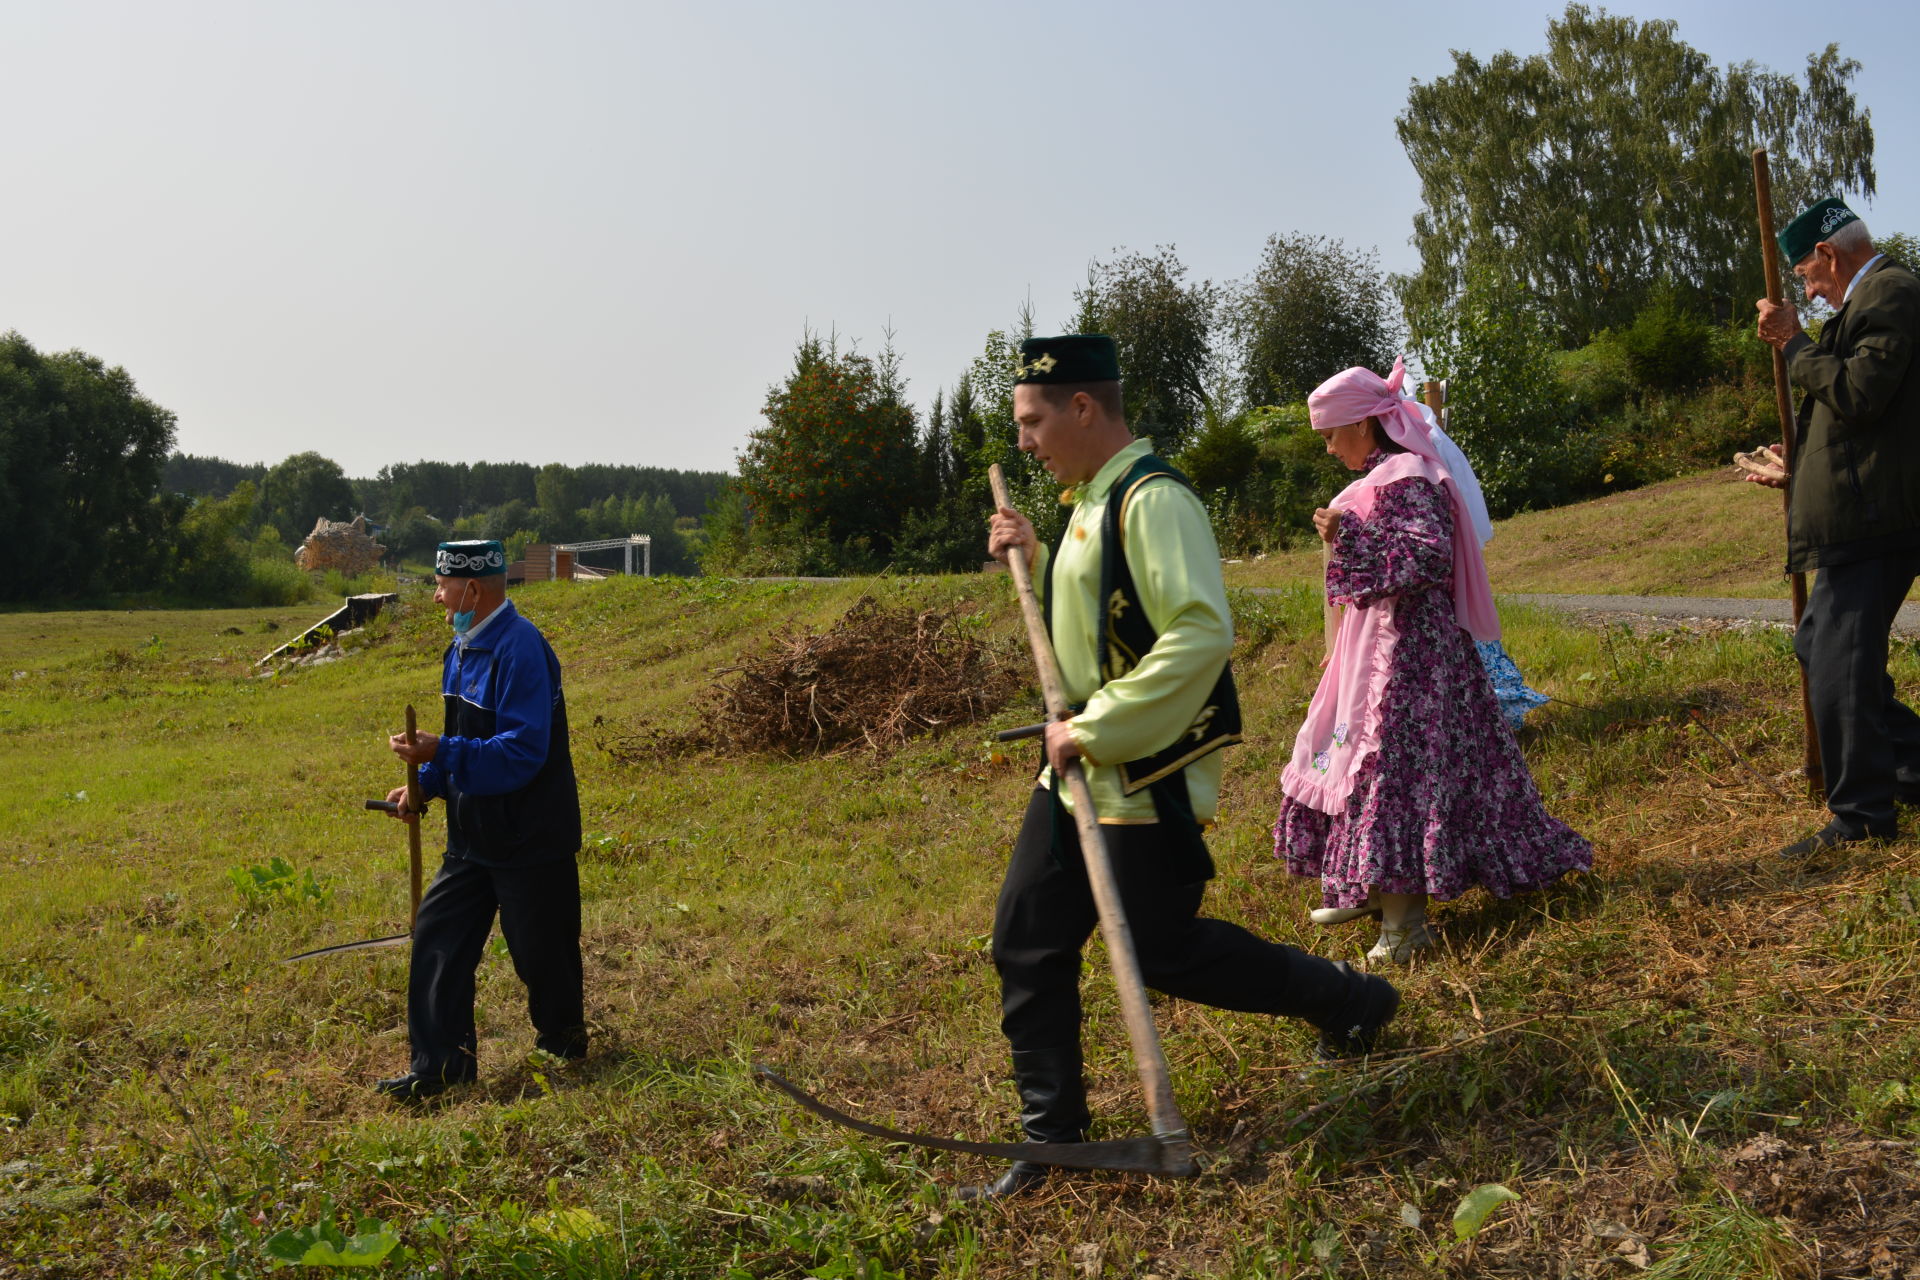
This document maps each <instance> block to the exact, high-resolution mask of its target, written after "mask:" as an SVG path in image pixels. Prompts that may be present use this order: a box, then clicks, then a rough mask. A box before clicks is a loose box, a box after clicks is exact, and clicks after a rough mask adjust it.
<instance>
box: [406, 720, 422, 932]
mask: <svg viewBox="0 0 1920 1280" xmlns="http://www.w3.org/2000/svg"><path fill="white" fill-rule="evenodd" d="M414 728H415V724H414V718H413V704H412V703H411V702H409V703H408V704H407V745H408V746H412V745H413V734H414ZM407 808H408V809H409V810H410V811H411V812H412V813H413V821H412V822H409V823H408V824H407V854H408V856H409V857H410V858H411V859H412V862H411V868H410V869H411V871H412V874H413V897H412V905H411V907H410V908H409V909H408V911H407V929H408V930H409V931H411V930H412V929H413V924H414V921H416V920H418V919H419V918H420V766H419V765H417V764H414V763H413V762H412V761H411V760H409V761H408V762H407Z"/></svg>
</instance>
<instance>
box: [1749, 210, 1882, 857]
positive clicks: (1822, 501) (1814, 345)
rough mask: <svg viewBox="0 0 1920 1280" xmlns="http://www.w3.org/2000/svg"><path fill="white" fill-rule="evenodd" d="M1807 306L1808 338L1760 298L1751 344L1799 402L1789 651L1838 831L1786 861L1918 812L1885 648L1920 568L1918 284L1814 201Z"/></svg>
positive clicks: (1789, 851)
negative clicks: (1814, 323) (1817, 322)
mask: <svg viewBox="0 0 1920 1280" xmlns="http://www.w3.org/2000/svg"><path fill="white" fill-rule="evenodd" d="M1779 239H1780V251H1781V256H1782V257H1783V258H1784V260H1785V261H1787V262H1790V263H1792V264H1793V273H1794V275H1796V276H1798V277H1799V278H1800V279H1801V280H1802V281H1804V282H1805V284H1806V288H1807V293H1808V295H1809V296H1810V297H1814V298H1818V299H1820V300H1821V301H1823V302H1825V303H1827V305H1829V306H1831V307H1834V308H1836V313H1835V314H1834V315H1833V316H1832V317H1831V318H1829V319H1828V320H1827V322H1826V323H1825V324H1824V325H1822V326H1821V329H1820V336H1819V338H1818V339H1814V338H1811V337H1809V336H1808V335H1807V334H1806V333H1805V332H1804V331H1803V330H1802V329H1801V327H1800V322H1799V318H1798V317H1797V316H1796V315H1795V314H1794V311H1793V309H1792V308H1791V307H1788V306H1783V305H1780V304H1778V303H1774V302H1769V301H1766V300H1764V299H1763V300H1762V301H1761V302H1760V303H1759V309H1760V321H1759V325H1760V337H1761V338H1762V339H1764V340H1765V341H1766V342H1767V343H1769V344H1770V345H1772V346H1773V347H1775V348H1777V349H1778V350H1780V351H1782V352H1783V353H1785V355H1786V359H1787V369H1788V372H1789V373H1790V374H1791V376H1792V378H1793V381H1794V382H1795V383H1796V384H1798V385H1799V387H1800V388H1801V390H1802V391H1803V392H1804V393H1805V394H1804V395H1803V396H1802V398H1801V401H1800V409H1799V412H1798V414H1797V415H1796V422H1795V424H1794V430H1795V435H1794V470H1793V475H1792V476H1790V477H1788V478H1786V479H1785V480H1784V481H1781V480H1779V479H1776V478H1774V477H1770V476H1765V475H1752V476H1749V478H1750V479H1754V480H1757V481H1759V482H1760V483H1763V484H1773V485H1775V486H1776V487H1777V486H1778V485H1779V484H1781V483H1784V484H1785V485H1786V486H1787V489H1788V503H1787V568H1788V569H1789V570H1790V571H1792V572H1803V571H1806V570H1810V569H1817V570H1819V576H1818V577H1817V578H1816V579H1815V581H1814V585H1813V590H1812V592H1811V593H1810V594H1809V596H1808V598H1807V607H1806V610H1805V612H1804V614H1803V616H1802V617H1801V620H1800V627H1799V629H1798V631H1797V632H1796V633H1795V635H1794V642H1793V643H1794V652H1795V653H1796V654H1797V655H1798V656H1799V659H1800V662H1801V664H1802V665H1803V666H1804V667H1805V668H1806V673H1807V692H1808V698H1809V701H1810V702H1811V704H1812V708H1813V722H1814V730H1815V733H1816V734H1817V736H1818V738H1819V741H1820V758H1821V762H1822V764H1823V765H1824V766H1825V770H1826V780H1827V808H1828V809H1829V810H1830V811H1831V812H1832V815H1833V816H1832V821H1830V822H1829V823H1828V824H1827V825H1826V826H1825V827H1824V828H1823V829H1821V830H1820V831H1818V832H1816V833H1814V834H1813V835H1811V836H1808V837H1807V838H1806V839H1804V840H1800V841H1796V842H1795V843H1793V844H1790V845H1788V846H1787V847H1786V848H1785V849H1783V850H1781V853H1782V854H1783V855H1784V856H1785V857H1787V858H1788V859H1791V860H1795V861H1800V860H1804V859H1806V858H1809V857H1811V856H1813V855H1815V854H1818V853H1821V852H1822V851H1824V850H1827V849H1832V848H1835V847H1837V846H1840V845H1845V844H1851V843H1854V842H1856V841H1861V840H1870V839H1890V838H1892V837H1894V836H1896V835H1898V834H1899V825H1898V821H1897V818H1896V814H1895V809H1894V804H1895V801H1896V800H1903V801H1907V802H1910V803H1911V802H1916V801H1920V716H1916V715H1915V714H1914V713H1913V711H1912V710H1911V709H1909V708H1908V707H1907V706H1906V705H1905V704H1904V703H1902V702H1901V701H1900V700H1899V699H1898V698H1897V697H1895V696H1894V688H1893V678H1892V677H1891V676H1889V675H1888V674H1887V638H1888V635H1889V634H1890V632H1891V631H1892V627H1893V619H1894V615H1895V613H1896V612H1898V610H1899V608H1900V604H1901V602H1902V601H1903V600H1905V599H1906V596H1907V590H1908V588H1910V587H1911V586H1912V585H1913V580H1914V577H1915V575H1916V573H1920V364H1917V363H1916V360H1915V356H1914V347H1915V345H1916V343H1920V279H1916V278H1915V276H1914V274H1913V272H1912V271H1911V270H1909V269H1908V268H1907V267H1905V266H1903V265H1901V264H1900V263H1898V262H1895V261H1893V260H1892V259H1890V258H1888V257H1886V255H1884V254H1881V253H1879V252H1877V251H1876V250H1875V249H1874V247H1873V241H1872V239H1871V238H1869V236H1868V235H1867V227H1866V224H1865V223H1864V222H1862V221H1861V220H1860V219H1859V217H1858V216H1857V215H1856V214H1855V213H1854V212H1853V211H1852V210H1851V209H1849V208H1848V207H1847V206H1846V205H1845V204H1843V203H1841V202H1840V201H1839V200H1831V199H1830V200H1822V201H1820V202H1819V203H1818V204H1815V205H1813V206H1812V207H1811V208H1809V209H1807V210H1806V211H1805V212H1803V213H1802V214H1800V216H1799V217H1797V218H1795V219H1794V220H1793V221H1792V222H1791V223H1789V224H1788V225H1787V227H1786V229H1785V230H1784V231H1782V232H1781V233H1780V237H1779Z"/></svg>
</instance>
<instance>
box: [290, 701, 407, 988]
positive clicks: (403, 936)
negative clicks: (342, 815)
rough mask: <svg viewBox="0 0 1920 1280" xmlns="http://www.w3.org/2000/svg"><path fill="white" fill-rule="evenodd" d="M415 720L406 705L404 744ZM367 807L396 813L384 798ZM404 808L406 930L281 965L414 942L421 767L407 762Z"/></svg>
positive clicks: (293, 958) (310, 953)
mask: <svg viewBox="0 0 1920 1280" xmlns="http://www.w3.org/2000/svg"><path fill="white" fill-rule="evenodd" d="M414 727H415V722H414V718H413V705H412V704H411V703H409V704H408V705H407V745H408V746H412V745H413V735H414ZM366 807H367V808H369V809H379V810H382V811H383V812H386V813H393V812H395V811H396V810H395V806H394V805H392V804H390V803H388V802H387V801H385V800H369V801H367V806H366ZM407 810H408V811H409V812H410V813H412V814H414V815H415V816H414V820H413V821H412V822H409V823H408V824H407V852H408V853H409V854H410V855H411V858H412V872H413V903H412V906H411V907H410V908H409V910H408V912H407V931H406V932H405V933H396V934H394V935H393V936H392V937H388V938H368V939H367V940H366V941H364V942H340V943H335V944H334V945H333V946H331V947H316V948H315V949H314V950H312V951H302V952H301V953H300V954H299V955H297V956H288V957H287V958H286V959H285V960H282V961H281V962H280V963H282V964H292V963H293V962H294V961H296V960H312V959H314V958H315V957H317V956H339V955H345V954H346V953H347V952H349V951H377V950H379V949H380V948H382V947H400V946H405V945H406V944H407V943H409V942H411V941H413V922H414V920H415V919H416V918H418V916H419V915H420V819H419V813H420V766H419V765H417V764H413V763H411V762H409V763H408V765H407Z"/></svg>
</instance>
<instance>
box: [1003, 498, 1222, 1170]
mask: <svg viewBox="0 0 1920 1280" xmlns="http://www.w3.org/2000/svg"><path fill="white" fill-rule="evenodd" d="M987 479H988V480H989V481H990V482H991V483H992V485H993V500H994V502H995V503H996V504H998V505H999V506H1002V507H1008V508H1011V507H1012V506H1013V499H1012V498H1011V497H1010V496H1009V495H1008V493H1007V478H1006V476H1005V475H1004V474H1003V473H1002V472H1001V470H1000V465H999V464H998V463H995V464H994V465H993V466H990V467H988V468H987ZM1007 567H1008V568H1009V569H1010V570H1012V572H1013V585H1014V587H1015V589H1016V590H1018V591H1019V593H1020V614H1021V616H1022V617H1023V618H1024V619H1025V620H1026V624H1027V641H1028V643H1029V644H1031V645H1032V647H1033V663H1034V666H1035V667H1036V668H1037V669H1038V670H1039V673H1040V692H1041V693H1042V695H1044V697H1045V698H1046V702H1047V715H1048V717H1049V718H1050V719H1052V720H1070V719H1072V718H1073V712H1072V711H1071V710H1070V709H1069V708H1068V706H1067V696H1066V691H1065V685H1064V684H1063V682H1062V681H1061V679H1060V661H1059V659H1058V658H1057V657H1055V656H1054V652H1053V642H1052V641H1051V640H1050V639H1049V638H1048V636H1047V624H1046V620H1045V619H1044V618H1043V617H1042V616H1041V613H1040V601H1039V598H1038V597H1037V596H1035V595H1034V591H1033V574H1032V571H1031V569H1030V567H1029V566H1028V564H1027V559H1026V557H1025V556H1024V555H1022V554H1020V552H1019V550H1018V549H1017V548H1016V549H1015V550H1014V552H1013V553H1012V554H1010V555H1009V556H1008V557H1007ZM1060 773H1061V774H1062V775H1064V776H1063V778H1062V781H1064V782H1065V783H1066V786H1067V794H1068V796H1069V797H1071V798H1072V800H1073V821H1074V825H1075V826H1076V827H1078V828H1079V831H1080V852H1081V854H1082V856H1083V857H1084V858H1085V859H1086V863H1087V881H1088V883H1089V884H1091V885H1092V887H1093V901H1094V906H1095V907H1096V908H1098V910H1099V912H1100V935H1101V937H1103V938H1105V939H1106V943H1107V959H1108V961H1109V962H1110V963H1111V964H1112V966H1113V981H1114V986H1115V987H1116V988H1117V989H1118V990H1119V993H1120V1011H1121V1013H1122V1015H1123V1016H1124V1017H1125V1018H1126V1022H1127V1038H1128V1040H1129V1041H1131V1042H1132V1045H1133V1060H1134V1063H1135V1065H1136V1066H1137V1067H1138V1068H1139V1071H1140V1088H1141V1090H1142V1091H1143V1092H1144V1093H1145V1094H1146V1098H1147V1116H1148V1119H1149V1120H1150V1121H1151V1123H1152V1125H1153V1132H1154V1135H1155V1136H1156V1137H1159V1138H1161V1139H1163V1140H1171V1141H1175V1142H1179V1143H1182V1144H1184V1143H1185V1142H1186V1136H1187V1123H1186V1121H1185V1120H1183V1119H1181V1118H1180V1109H1179V1107H1178V1106H1176V1105H1175V1104H1174V1101H1173V1085H1172V1083H1171V1082H1170V1080H1169V1079H1168V1075H1167V1055H1166V1053H1165V1052H1164V1051H1163V1050H1162V1049H1161V1048H1160V1032H1159V1030H1158V1029H1157V1028H1156V1027H1155V1026H1154V1024H1153V1010H1152V1009H1151V1008H1150V1007H1149V1006H1148V1004H1147V986H1146V983H1145V981H1144V980H1143V979H1142V978H1141V976H1140V960H1139V957H1138V956H1136V955H1135V954H1134V950H1133V933H1132V931H1131V930H1130V929H1129V928H1128V927H1127V913H1126V910H1125V908H1124V907H1123V906H1122V905H1121V902H1120V887H1119V884H1118V882H1117V881H1116V880H1115V879H1114V875H1113V862H1112V860H1111V859H1110V858H1109V857H1108V856H1107V844H1106V837H1105V835H1104V833H1102V831H1101V830H1100V820H1099V816H1098V815H1097V814H1096V813H1095V811H1094V807H1093V791H1092V789H1091V788H1089V787H1088V786H1087V775H1086V772H1085V771H1084V770H1083V769H1081V767H1080V762H1079V761H1078V760H1073V761H1069V762H1068V764H1067V767H1066V768H1065V769H1063V770H1060ZM1182 1154H1183V1155H1184V1152H1183V1153H1182Z"/></svg>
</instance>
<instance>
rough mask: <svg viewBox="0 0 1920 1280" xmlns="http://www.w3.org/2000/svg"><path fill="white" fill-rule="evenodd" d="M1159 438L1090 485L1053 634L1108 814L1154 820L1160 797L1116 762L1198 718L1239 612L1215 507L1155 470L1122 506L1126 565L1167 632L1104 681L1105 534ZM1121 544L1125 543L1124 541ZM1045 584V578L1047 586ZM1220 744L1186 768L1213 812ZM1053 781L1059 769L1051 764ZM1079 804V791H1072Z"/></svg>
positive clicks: (1100, 806) (1042, 571)
mask: <svg viewBox="0 0 1920 1280" xmlns="http://www.w3.org/2000/svg"><path fill="white" fill-rule="evenodd" d="M1152 448H1153V442H1152V441H1150V440H1136V441H1134V442H1133V443H1132V444H1130V445H1128V446H1127V447H1126V448H1124V449H1122V450H1121V451H1120V452H1119V453H1116V454H1115V455H1114V456H1113V457H1112V458H1110V459H1108V460H1107V464H1106V465H1105V466H1103V467H1101V468H1100V471H1099V473H1098V474H1096V475H1095V476H1094V477H1093V479H1092V480H1089V481H1088V482H1087V483H1086V484H1084V485H1082V486H1080V489H1079V490H1078V493H1077V497H1076V500H1075V503H1074V508H1073V519H1072V520H1071V521H1070V522H1069V523H1068V525H1067V532H1066V536H1065V537H1064V538H1063V539H1062V540H1061V544H1060V561H1059V563H1058V564H1057V565H1055V566H1054V570H1053V584H1052V586H1053V593H1054V599H1053V645H1054V651H1055V652H1056V653H1057V654H1058V655H1059V658H1060V673H1061V678H1062V679H1063V680H1064V681H1065V683H1066V692H1067V699H1068V701H1070V702H1073V703H1075V704H1085V707H1086V709H1085V710H1084V711H1081V712H1079V713H1078V714H1076V715H1075V716H1074V718H1073V737H1074V741H1075V742H1077V743H1079V745H1080V750H1081V751H1082V752H1083V753H1084V754H1085V755H1086V757H1087V758H1086V760H1085V761H1084V762H1083V763H1084V764H1086V765H1088V766H1089V767H1088V769H1087V781H1088V784H1089V785H1090V786H1091V787H1092V788H1093V803H1094V808H1096V809H1097V810H1099V813H1100V821H1102V822H1111V823H1130V822H1153V821H1156V816H1155V813H1154V808H1153V797H1152V796H1151V795H1149V794H1148V793H1147V792H1146V791H1144V790H1142V791H1137V792H1135V793H1134V794H1132V795H1130V796H1128V795H1123V794H1121V786H1120V776H1119V771H1118V770H1117V769H1115V768H1114V767H1113V766H1114V765H1117V764H1123V763H1125V762H1127V761H1130V760H1137V759H1139V758H1140V757H1142V756H1146V755H1151V754H1152V753H1153V752H1155V751H1158V750H1160V749H1161V748H1163V747H1165V746H1167V745H1168V744H1169V743H1171V742H1173V741H1174V740H1175V739H1176V738H1178V737H1179V736H1180V735H1181V734H1182V733H1184V732H1186V731H1187V730H1188V729H1190V728H1191V727H1192V726H1193V722H1194V719H1195V718H1196V717H1197V716H1198V715H1199V714H1200V712H1201V710H1202V709H1203V708H1204V707H1205V706H1206V702H1207V695H1208V694H1209V693H1211V692H1212V691H1213V685H1214V682H1215V681H1216V680H1218V679H1219V678H1220V669H1221V668H1222V667H1223V666H1225V665H1226V661H1227V657H1228V655H1229V654H1230V653H1231V652H1232V651H1233V618H1232V615H1231V614H1230V613H1229V612H1228V609H1227V588H1226V583H1225V582H1224V581H1223V580H1222V578H1221V576H1220V549H1219V546H1218V545H1217V544H1216V543H1215V542H1214V540H1213V526H1212V525H1211V524H1209V523H1208V521H1207V509H1206V508H1205V507H1204V506H1202V505H1201V504H1200V499H1199V498H1198V497H1196V496H1195V495H1194V493H1193V491H1192V490H1191V489H1189V488H1187V487H1186V486H1185V485H1183V484H1180V483H1178V482H1177V481H1174V480H1171V479H1159V480H1149V481H1147V482H1146V483H1145V484H1142V485H1140V486H1138V487H1137V488H1135V489H1134V491H1133V495H1132V497H1131V499H1129V500H1128V502H1127V506H1126V510H1125V511H1123V512H1122V513H1121V515H1122V523H1121V533H1122V536H1123V537H1124V538H1125V539H1126V550H1127V567H1128V568H1129V569H1130V570H1131V571H1132V573H1133V581H1134V587H1135V590H1136V591H1137V593H1138V595H1139V598H1140V604H1141V607H1142V608H1144V609H1145V610H1146V614H1147V620H1148V621H1149V622H1151V623H1152V624H1153V628H1154V631H1155V632H1156V633H1157V634H1158V636H1159V639H1157V640H1156V641H1154V645H1153V648H1151V649H1149V650H1148V651H1147V652H1146V654H1145V655H1144V656H1142V658H1141V659H1140V662H1139V665H1137V666H1136V667H1134V668H1133V670H1131V671H1129V672H1128V673H1127V674H1126V675H1124V676H1121V677H1120V678H1119V679H1117V680H1110V681H1108V682H1107V683H1106V684H1104V685H1102V684H1101V683H1100V633H1099V628H1100V626H1102V625H1103V620H1104V616H1105V614H1104V610H1103V609H1102V608H1101V602H1100V539H1101V533H1102V530H1103V528H1104V527H1105V524H1106V519H1107V502H1108V499H1109V498H1111V497H1113V496H1114V495H1113V492H1112V490H1113V486H1114V483H1115V482H1116V481H1117V480H1119V478H1120V477H1121V476H1122V475H1124V474H1125V473H1126V471H1127V469H1128V468H1129V467H1131V466H1132V465H1133V464H1134V462H1135V461H1136V460H1138V459H1139V458H1140V456H1141V455H1142V454H1146V453H1149V452H1151V451H1152ZM1117 551H1118V548H1116V552H1117ZM1049 554H1050V553H1049V550H1048V548H1046V547H1042V548H1041V549H1040V553H1039V555H1038V556H1037V557H1036V558H1035V560H1034V566H1033V577H1034V581H1035V583H1037V584H1044V583H1045V582H1046V572H1047V558H1048V555H1049ZM1043 589H1044V588H1043ZM1220 766H1221V760H1220V753H1219V752H1218V751H1215V752H1212V753H1210V754H1208V755H1206V756H1203V757H1202V758H1201V759H1199V760H1196V761H1195V762H1194V763H1193V764H1191V765H1188V766H1187V769H1186V779H1187V793H1188V795H1189V796H1190V797H1191V798H1192V801H1193V813H1194V817H1196V818H1198V819H1199V820H1200V821H1201V822H1210V821H1212V820H1213V817H1214V814H1215V812H1216V811H1217V810H1218V808H1219V804H1220ZM1041 782H1042V785H1045V786H1052V785H1053V771H1052V769H1048V770H1046V771H1045V772H1044V773H1042V775H1041ZM1062 799H1063V800H1065V801H1066V803H1067V804H1068V807H1069V808H1071V806H1072V801H1071V800H1070V799H1067V798H1066V797H1064V796H1063V797H1062Z"/></svg>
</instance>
